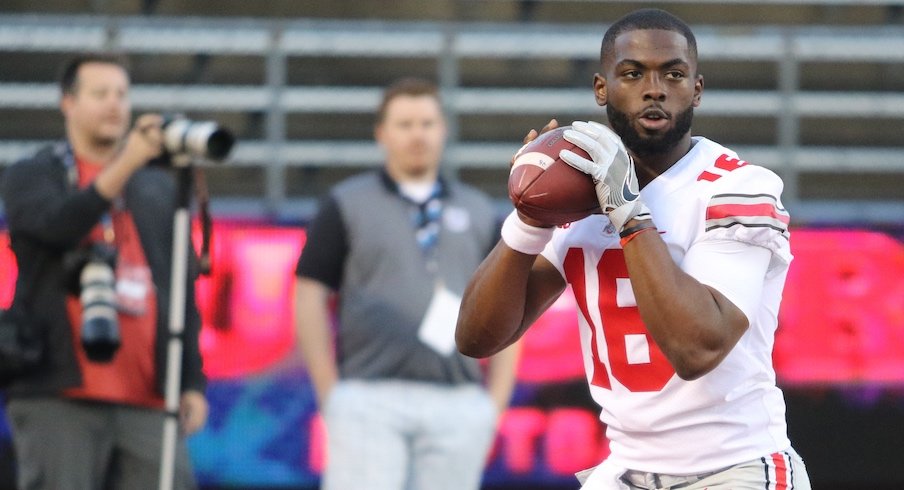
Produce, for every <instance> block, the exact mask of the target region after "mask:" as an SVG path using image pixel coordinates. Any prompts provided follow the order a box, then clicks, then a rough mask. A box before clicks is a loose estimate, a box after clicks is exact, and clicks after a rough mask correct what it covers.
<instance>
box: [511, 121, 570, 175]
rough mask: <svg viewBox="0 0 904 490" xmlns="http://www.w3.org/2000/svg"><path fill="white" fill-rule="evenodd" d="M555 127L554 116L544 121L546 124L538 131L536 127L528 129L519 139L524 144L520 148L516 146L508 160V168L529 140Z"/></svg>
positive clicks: (557, 123)
mask: <svg viewBox="0 0 904 490" xmlns="http://www.w3.org/2000/svg"><path fill="white" fill-rule="evenodd" d="M557 127H559V121H556V120H555V118H553V119H550V120H549V122H548V123H546V126H543V127H542V128H540V132H539V133H538V132H537V130H536V129H531V130H530V131H528V132H527V134H526V135H525V136H524V139H522V140H521V142H522V143H524V144H523V145H521V148H518V151H516V152H515V154H514V155H512V159H511V160H509V168H512V165H514V164H515V159H516V158H518V155H520V154H521V152H523V151H524V148H525V147H526V146H527V145H528V144H530V142H531V141H533V140H535V139H537V137H538V136H540V135H541V134H543V133H545V132H547V131H551V130H553V129H556V128H557Z"/></svg>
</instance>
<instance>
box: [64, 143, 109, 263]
mask: <svg viewBox="0 0 904 490" xmlns="http://www.w3.org/2000/svg"><path fill="white" fill-rule="evenodd" d="M57 154H58V155H59V156H61V157H62V160H63V166H64V167H65V168H66V178H67V180H68V182H69V188H70V189H73V190H77V189H78V184H79V173H78V163H77V162H76V160H75V153H74V152H73V151H72V145H70V144H69V142H64V143H61V147H57ZM114 206H115V207H116V208H120V207H122V202H121V198H120V197H117V198H115V199H114ZM100 226H101V231H102V236H103V241H104V242H106V243H107V244H110V245H112V244H113V243H114V240H115V239H116V233H115V232H114V231H113V217H112V215H111V214H110V213H109V212H106V213H104V214H103V215H102V216H101V218H100Z"/></svg>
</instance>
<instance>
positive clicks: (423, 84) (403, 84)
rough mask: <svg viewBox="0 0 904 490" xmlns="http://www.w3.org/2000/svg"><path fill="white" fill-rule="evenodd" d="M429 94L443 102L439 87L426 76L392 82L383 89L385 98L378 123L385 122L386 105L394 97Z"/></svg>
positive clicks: (379, 112) (378, 114)
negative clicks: (425, 77)
mask: <svg viewBox="0 0 904 490" xmlns="http://www.w3.org/2000/svg"><path fill="white" fill-rule="evenodd" d="M421 95H428V96H430V97H433V98H435V99H436V100H437V101H438V102H441V99H440V97H439V88H437V86H436V84H435V83H433V82H431V81H430V80H427V79H424V78H413V77H412V78H401V79H399V80H396V81H395V82H393V83H391V84H390V85H389V86H388V87H386V89H385V90H384V91H383V99H382V100H381V101H380V106H379V107H378V108H377V124H380V123H381V122H383V119H384V118H385V117H386V107H387V106H388V105H389V103H390V102H392V100H393V99H395V98H396V97H400V96H409V97H418V96H421Z"/></svg>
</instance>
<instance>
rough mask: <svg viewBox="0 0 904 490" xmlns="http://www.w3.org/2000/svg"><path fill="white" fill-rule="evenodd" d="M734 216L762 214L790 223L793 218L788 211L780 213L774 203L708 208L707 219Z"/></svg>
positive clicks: (720, 205)
mask: <svg viewBox="0 0 904 490" xmlns="http://www.w3.org/2000/svg"><path fill="white" fill-rule="evenodd" d="M732 216H755V217H756V216H762V217H765V218H773V219H777V220H779V221H781V222H782V223H784V224H786V225H787V224H788V223H789V222H790V221H791V218H790V217H789V216H788V214H787V213H780V212H779V211H778V209H776V207H775V205H774V204H769V203H760V204H717V205H715V206H709V207H707V208H706V219H721V218H730V217H732Z"/></svg>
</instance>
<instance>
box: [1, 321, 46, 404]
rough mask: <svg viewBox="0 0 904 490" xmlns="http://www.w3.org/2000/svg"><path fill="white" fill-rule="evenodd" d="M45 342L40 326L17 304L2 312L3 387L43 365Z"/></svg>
mask: <svg viewBox="0 0 904 490" xmlns="http://www.w3.org/2000/svg"><path fill="white" fill-rule="evenodd" d="M43 353H44V342H43V340H42V339H41V334H40V332H39V331H38V326H37V325H36V324H35V323H34V322H33V321H32V320H31V318H29V316H28V315H27V314H26V313H25V312H24V311H23V310H22V309H21V308H18V307H17V306H16V305H15V304H14V305H13V307H12V308H10V309H9V310H0V387H6V386H7V385H8V384H9V383H10V382H11V381H13V380H14V379H15V378H17V377H18V376H21V375H22V374H24V373H26V372H28V371H29V370H31V369H34V368H35V367H37V366H38V365H39V364H40V363H41V359H42V358H43Z"/></svg>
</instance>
